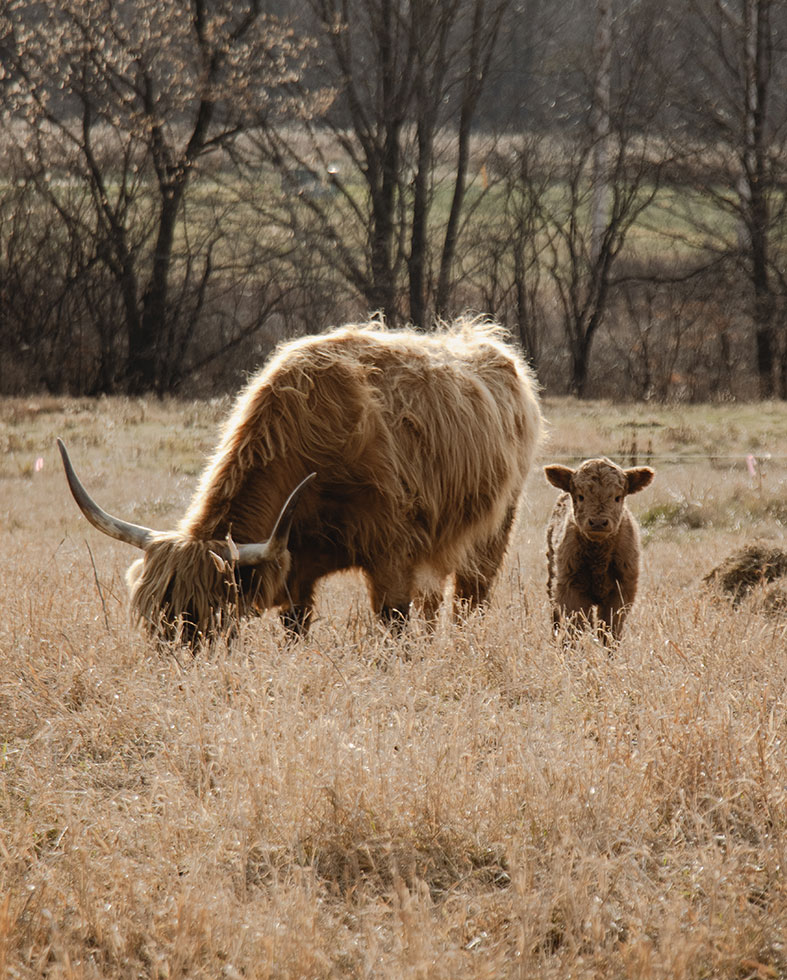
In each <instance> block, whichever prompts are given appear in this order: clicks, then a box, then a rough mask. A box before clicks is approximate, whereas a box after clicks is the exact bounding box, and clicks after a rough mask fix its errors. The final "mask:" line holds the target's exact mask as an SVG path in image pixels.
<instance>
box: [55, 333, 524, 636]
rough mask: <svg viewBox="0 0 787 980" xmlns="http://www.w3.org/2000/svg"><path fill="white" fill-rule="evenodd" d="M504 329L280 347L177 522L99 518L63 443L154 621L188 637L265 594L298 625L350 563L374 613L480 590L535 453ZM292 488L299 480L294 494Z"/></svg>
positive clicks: (395, 612) (136, 604)
mask: <svg viewBox="0 0 787 980" xmlns="http://www.w3.org/2000/svg"><path fill="white" fill-rule="evenodd" d="M501 334H502V331H501V328H500V327H498V326H496V325H494V324H491V323H486V322H481V321H477V320H472V321H471V320H463V321H459V322H458V323H457V324H454V325H453V326H450V327H446V328H444V329H442V330H440V331H437V332H435V333H434V334H430V335H424V334H420V333H416V332H414V331H410V330H388V329H386V328H385V327H384V326H383V325H381V324H380V323H379V322H374V321H373V322H372V323H369V324H365V325H358V326H345V327H342V328H339V329H336V330H334V331H332V332H330V333H327V334H323V335H320V336H314V337H306V338H302V339H299V340H296V341H293V342H290V343H287V344H285V345H283V346H282V347H281V348H280V349H279V350H278V351H277V352H276V353H275V355H274V356H273V357H272V359H271V360H270V362H269V363H268V364H267V366H265V367H263V369H262V370H261V371H260V373H259V374H258V375H257V376H256V377H254V378H253V379H252V380H251V382H250V383H249V384H248V386H247V387H246V389H245V390H244V391H243V392H242V393H241V395H240V397H239V398H238V401H237V403H236V406H235V409H234V411H233V412H232V414H231V416H230V418H229V420H228V422H227V424H226V426H225V429H224V434H223V437H222V439H221V441H220V444H219V446H218V448H217V450H216V452H215V455H214V456H213V459H212V461H211V462H210V463H209V464H208V466H207V468H206V469H205V471H204V474H203V476H202V478H201V481H200V484H199V487H198V489H197V491H196V493H195V495H194V497H193V500H192V502H191V506H190V507H189V509H188V511H187V513H186V515H185V517H184V518H183V520H182V521H181V523H180V525H179V527H178V529H177V530H175V531H170V532H157V531H153V530H150V529H148V528H144V527H139V526H137V525H134V524H128V523H127V522H125V521H121V520H118V519H117V518H114V517H111V516H110V515H109V514H107V513H106V512H104V511H103V510H101V508H99V507H98V505H97V504H95V503H94V502H93V501H92V500H91V498H90V497H89V496H88V494H87V492H86V491H85V490H84V488H83V487H82V485H81V484H80V482H79V480H78V479H77V477H76V474H75V473H74V471H73V468H72V466H71V463H70V461H69V459H68V455H67V453H66V451H65V447H64V446H63V445H62V443H61V444H60V448H61V453H62V456H63V462H64V465H65V468H66V474H67V477H68V482H69V485H70V487H71V491H72V493H73V495H74V497H75V499H76V501H77V503H78V505H79V507H80V508H81V510H82V512H83V513H84V515H85V516H86V517H87V519H88V520H89V521H90V522H91V523H92V524H93V525H94V526H95V527H97V528H98V529H99V530H101V531H103V532H104V533H106V534H108V535H110V536H111V537H114V538H117V539H119V540H122V541H126V542H128V543H130V544H132V545H135V546H136V547H138V548H140V549H141V550H142V551H143V556H142V557H141V558H140V559H138V560H137V561H136V562H135V563H134V564H133V565H132V566H131V568H130V569H129V572H128V575H127V582H128V585H129V589H130V594H131V606H132V610H133V612H134V614H135V616H136V617H137V618H138V619H140V620H141V621H142V622H143V623H144V624H146V626H147V627H148V628H149V629H150V630H151V631H152V632H154V633H157V634H163V635H164V636H165V637H167V638H173V637H182V638H184V639H185V640H187V641H188V642H191V643H194V642H200V641H201V640H203V639H206V638H211V637H213V636H215V635H216V634H219V633H223V632H227V631H233V630H234V629H235V627H236V625H237V621H238V618H239V617H240V616H246V615H250V614H258V613H262V612H263V611H264V610H266V609H268V608H275V607H278V608H279V610H280V614H281V616H282V618H283V621H284V623H285V625H286V626H287V627H288V628H289V629H290V630H292V631H294V632H296V633H298V632H303V631H305V630H306V629H307V628H308V626H309V622H310V620H311V618H312V610H313V603H314V595H315V588H316V586H317V583H318V582H319V581H320V580H321V579H322V578H323V577H324V576H326V575H330V574H331V573H333V572H338V571H341V570H343V569H350V568H358V569H360V570H361V571H362V572H363V574H364V576H365V578H366V580H367V583H368V587H369V593H370V599H371V604H372V607H373V609H374V611H375V612H376V613H377V615H378V616H379V617H380V618H381V619H382V620H383V621H384V622H386V623H392V622H397V621H403V620H404V619H405V618H406V617H407V615H408V612H409V608H410V604H411V600H413V599H419V600H420V602H421V604H422V607H423V609H424V613H425V615H426V616H427V618H428V619H430V620H431V619H433V618H434V616H435V615H436V613H437V609H438V607H439V603H440V600H441V597H442V593H443V587H444V583H445V582H446V581H447V579H448V576H450V575H452V574H453V575H454V595H455V597H456V600H458V601H466V602H467V603H469V604H470V605H477V604H481V603H484V602H485V600H486V599H487V596H488V594H489V589H490V587H491V585H492V582H493V580H494V578H495V574H496V572H497V570H498V567H499V565H500V563H501V560H502V558H503V554H504V551H505V549H506V545H507V542H508V538H509V534H510V531H511V526H512V522H513V520H514V515H515V511H516V508H517V502H518V500H519V497H520V494H521V492H522V488H523V484H524V481H525V477H526V475H527V472H528V470H529V468H530V464H531V462H532V459H533V455H534V453H535V450H536V447H537V444H538V441H539V436H540V431H541V415H540V410H539V406H538V400H537V393H536V384H535V381H534V378H533V376H532V374H531V372H530V370H529V369H528V367H527V366H526V364H525V363H524V361H523V360H522V358H521V357H520V356H519V355H518V354H517V353H516V352H515V351H514V349H512V348H511V347H510V346H508V345H507V344H506V343H505V342H504V340H503V338H502V335H501ZM293 488H295V489H294V490H293Z"/></svg>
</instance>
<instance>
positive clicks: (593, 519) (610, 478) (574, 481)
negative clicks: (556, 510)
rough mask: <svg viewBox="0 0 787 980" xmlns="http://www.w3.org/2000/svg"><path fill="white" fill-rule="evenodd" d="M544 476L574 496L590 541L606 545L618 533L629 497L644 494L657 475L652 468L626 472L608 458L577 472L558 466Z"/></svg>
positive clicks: (582, 531)
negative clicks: (634, 494)
mask: <svg viewBox="0 0 787 980" xmlns="http://www.w3.org/2000/svg"><path fill="white" fill-rule="evenodd" d="M544 472H545V474H546V478H547V480H548V481H549V482H550V483H551V484H552V486H554V487H557V488H558V489H559V490H564V491H565V492H566V493H568V494H570V495H571V506H572V509H573V512H574V521H575V523H576V525H577V527H578V528H579V532H580V534H582V535H583V537H585V538H588V540H590V541H603V540H604V539H605V538H608V537H610V536H611V535H613V534H616V533H617V531H618V528H619V527H620V522H621V520H622V518H623V511H624V508H625V502H626V497H627V496H628V494H630V493H637V492H638V491H640V490H643V489H644V488H645V487H646V486H648V484H649V483H650V482H651V481H652V480H653V477H654V475H655V474H654V472H653V470H652V469H651V468H650V467H649V466H633V467H631V469H627V470H624V469H621V467H620V466H617V465H616V464H615V463H613V462H611V460H608V459H605V458H601V459H586V460H585V462H584V463H582V465H581V466H579V467H577V469H575V470H572V469H571V468H570V467H569V466H561V465H560V464H558V463H554V464H552V465H551V466H545V467H544Z"/></svg>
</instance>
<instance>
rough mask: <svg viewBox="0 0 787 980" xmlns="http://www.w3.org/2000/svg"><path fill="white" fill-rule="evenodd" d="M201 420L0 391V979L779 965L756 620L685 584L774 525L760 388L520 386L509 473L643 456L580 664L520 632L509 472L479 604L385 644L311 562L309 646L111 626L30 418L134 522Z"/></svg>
mask: <svg viewBox="0 0 787 980" xmlns="http://www.w3.org/2000/svg"><path fill="white" fill-rule="evenodd" d="M225 409H226V405H224V404H207V405H206V404H198V403H193V404H192V403H189V404H176V403H167V402H130V401H123V400H119V401H102V402H86V401H85V402H81V401H80V402H77V401H62V400H39V401H30V400H21V401H10V402H4V403H2V404H1V405H0V445H2V448H3V455H2V460H1V462H0V487H1V488H2V494H1V495H0V522H2V541H3V559H2V581H3V590H2V594H3V607H2V615H0V976H2V977H5V976H8V977H14V978H25V980H27V978H35V977H42V976H47V977H52V978H72V977H73V978H81V977H87V978H92V977H107V978H110V977H111V978H116V977H122V978H125V977H127V978H132V977H134V978H136V977H158V978H176V977H183V978H186V977H188V978H198V977H205V978H213V977H227V978H240V977H243V978H268V977H270V978H273V977H277V978H278V977H281V978H284V977H293V978H295V977H304V978H305V977H315V978H329V977H370V978H372V977H374V978H386V977H389V978H404V977H413V978H430V980H431V978H446V980H448V978H451V980H453V978H482V977H490V978H492V977H494V978H501V977H520V978H526V977H539V978H540V977H544V978H550V977H554V978H566V977H569V976H571V977H604V978H614V977H621V978H622V977H626V978H665V980H666V978H670V980H673V978H675V980H680V978H700V977H730V978H733V977H734V978H744V977H751V978H755V977H756V978H767V977H782V976H787V948H785V938H784V937H785V935H787V887H786V886H785V866H786V862H787V656H785V654H786V653H787V651H786V650H785V647H786V646H787V642H786V640H785V637H786V636H787V620H785V619H779V618H778V617H774V616H771V615H769V614H768V613H767V611H766V610H765V608H764V607H763V604H762V603H761V602H760V601H759V599H758V597H757V596H756V595H755V596H754V597H752V598H751V599H748V600H746V601H745V602H744V603H742V604H741V605H740V606H739V607H738V608H737V609H735V610H734V611H733V610H732V609H731V607H730V606H729V604H728V603H726V602H725V601H721V600H719V599H718V598H716V597H714V596H713V595H711V594H709V593H708V592H707V591H706V590H705V589H704V588H703V587H702V586H701V578H702V576H703V575H704V574H705V573H706V572H707V571H708V570H710V568H711V567H713V565H715V564H716V563H717V562H718V561H720V560H721V559H722V558H723V557H725V556H726V555H727V554H728V553H729V552H730V551H731V550H732V549H733V548H734V547H736V546H738V545H740V544H743V543H747V542H749V541H750V540H752V539H755V538H762V539H764V540H767V541H770V542H771V543H773V544H775V545H777V546H784V525H783V520H784V519H785V518H786V517H787V493H786V491H785V480H786V479H787V468H786V467H787V459H785V458H784V457H785V456H787V413H785V411H784V409H783V407H781V406H775V405H774V406H757V408H756V409H751V408H748V407H745V406H740V407H735V406H729V407H726V408H695V409H663V410H662V409H658V408H652V407H651V408H641V407H637V408H627V409H626V408H616V407H613V406H609V405H602V404H597V403H596V404H590V405H587V404H581V403H576V402H569V401H554V402H552V401H550V402H548V403H547V404H546V406H545V410H546V414H547V416H548V418H549V419H550V421H551V428H550V442H549V445H548V446H547V447H546V448H545V450H544V453H543V459H542V460H541V462H546V461H549V460H550V459H554V458H567V457H571V456H572V455H580V456H585V455H590V454H595V453H597V452H604V453H607V454H609V455H612V456H614V457H615V458H617V459H622V460H623V461H624V462H627V461H628V460H627V458H626V454H629V453H630V452H631V448H632V447H631V444H632V442H633V441H634V436H636V442H637V447H636V451H637V453H638V454H640V458H639V461H640V462H642V456H641V453H642V452H643V451H644V449H645V448H646V447H647V446H650V448H652V450H653V452H654V453H655V454H657V456H658V458H657V459H656V461H655V465H656V468H657V471H658V472H657V482H656V483H655V484H654V486H653V487H652V488H649V489H648V490H647V491H646V492H645V493H643V494H640V495H639V496H638V497H637V498H633V500H632V507H633V508H634V509H635V510H636V512H637V513H638V514H639V515H640V517H641V518H642V520H643V523H644V524H645V542H646V546H645V571H644V575H643V580H642V588H641V595H640V600H639V603H638V605H637V606H636V607H635V610H634V612H633V613H632V615H631V617H630V619H629V621H628V624H627V631H626V633H625V634H624V639H623V642H622V643H621V645H620V647H619V648H618V649H617V651H616V652H615V653H614V655H613V656H608V654H607V651H606V650H604V649H602V648H600V647H599V646H598V645H596V644H595V643H593V642H591V641H590V639H584V640H583V641H582V642H580V643H579V645H578V646H577V647H576V648H575V649H563V648H561V647H560V646H558V645H556V644H555V643H554V642H553V641H552V640H551V639H550V635H549V625H548V624H549V614H548V609H547V605H546V600H545V595H544V581H545V566H544V554H543V552H544V546H543V529H544V525H545V522H546V517H547V514H548V512H549V509H550V507H551V504H552V501H553V499H554V491H553V490H552V488H550V487H549V486H548V485H547V484H546V482H545V481H544V480H543V479H542V477H541V475H540V473H539V472H534V474H533V476H532V479H531V481H530V484H529V488H528V493H527V497H528V505H527V507H526V508H525V509H524V511H523V513H522V517H521V521H520V524H519V527H518V529H517V533H516V538H515V541H514V546H513V548H512V550H511V553H510V555H509V556H508V559H507V562H506V566H505V568H504V571H503V574H502V576H501V579H500V581H499V584H498V588H497V590H496V593H495V598H494V602H493V604H492V606H491V608H490V610H489V611H488V613H487V615H486V616H485V617H480V616H472V617H471V618H470V619H469V620H468V621H467V622H465V623H463V624H460V625H453V624H451V623H450V622H448V621H446V620H444V621H442V622H441V624H440V626H439V628H438V630H437V633H436V635H435V636H434V637H433V638H430V637H428V636H426V635H424V633H423V632H422V631H421V630H420V629H419V628H418V626H417V624H416V625H415V626H414V627H413V628H412V629H411V630H410V631H409V633H408V635H407V636H406V637H405V638H404V639H402V640H399V641H391V640H390V639H387V638H385V637H384V636H383V635H382V634H381V633H380V632H379V630H378V629H377V628H376V627H375V625H374V623H373V622H372V620H371V617H370V614H369V613H368V611H367V606H366V599H365V595H364V593H363V589H362V587H361V584H360V583H359V582H358V581H357V580H356V579H355V578H354V577H353V576H344V577H339V578H336V579H334V580H333V581H331V582H329V583H328V584H327V585H326V586H325V587H324V589H323V591H322V593H321V595H320V597H319V619H318V622H317V624H316V626H315V629H314V631H313V634H312V635H311V636H310V638H309V639H308V641H305V642H302V643H298V644H294V645H291V646H286V645H285V644H284V642H283V635H282V633H281V631H280V629H279V626H278V624H277V622H276V620H275V618H274V617H270V618H265V619H263V620H262V621H260V622H255V623H250V624H248V625H247V626H246V627H245V628H244V630H243V632H242V635H241V638H240V641H239V642H238V643H237V644H236V645H235V646H233V647H232V649H229V650H228V649H226V648H225V647H223V646H220V647H217V648H215V649H214V650H213V651H212V652H210V653H209V654H204V655H202V656H200V657H199V658H198V659H196V661H194V662H192V661H191V660H190V659H189V658H188V657H186V656H185V654H184V653H183V652H182V651H181V652H179V653H177V654H176V653H175V652H172V653H164V654H162V653H160V652H159V651H157V650H156V649H155V648H154V647H153V645H152V644H151V643H150V642H149V641H148V640H146V639H145V638H144V637H143V636H142V635H141V634H140V633H138V632H137V631H135V630H133V629H131V628H129V625H128V613H127V606H126V602H125V588H124V584H123V572H124V570H125V567H126V565H127V563H128V561H129V560H130V559H131V557H132V556H131V555H129V554H128V552H127V550H126V549H125V548H124V547H123V546H122V545H120V544H116V543H115V542H112V541H110V540H109V539H107V538H103V537H101V536H100V535H98V533H97V532H94V531H93V530H92V529H91V528H90V527H89V526H88V525H87V524H86V522H85V521H84V519H83V518H82V517H81V516H80V515H79V513H78V511H77V509H76V507H75V505H74V503H73V501H72V500H71V499H70V497H69V495H68V492H67V489H66V485H65V481H64V478H63V476H62V473H61V472H60V470H59V467H58V462H57V457H56V451H55V446H54V438H55V436H56V435H61V436H63V437H64V438H65V439H66V442H67V443H68V445H69V448H70V449H71V451H72V454H73V457H74V460H75V464H76V466H77V468H78V470H79V472H80V473H81V475H82V476H83V478H84V479H85V482H86V484H87V485H88V487H89V488H90V489H91V490H92V491H93V492H94V493H95V495H96V497H97V498H98V499H99V501H100V502H102V503H103V504H104V505H105V506H107V507H108V508H109V509H111V510H114V511H116V512H119V513H120V514H121V515H122V516H124V517H127V518H129V519H137V520H143V521H146V522H148V523H150V524H153V525H154V526H161V527H163V526H166V525H168V524H172V523H174V521H175V519H176V518H177V517H178V516H179V514H180V513H181V512H182V510H183V508H184V507H185V504H186V501H187V499H188V497H189V494H190V492H191V490H192V488H193V486H194V484H195V474H196V473H197V472H198V471H199V468H200V465H201V461H202V458H203V456H204V454H205V453H206V452H207V451H209V449H210V448H211V445H212V443H213V439H214V435H215V430H216V425H217V421H218V419H219V418H220V417H221V416H222V414H223V412H224V410H225ZM749 452H751V453H753V454H754V455H755V456H756V458H757V460H758V462H759V463H760V466H761V467H764V469H759V470H758V471H756V472H755V476H751V475H750V473H749V471H748V468H747V466H746V462H745V457H746V455H747V454H748V453H749ZM768 453H770V454H771V457H772V458H771V459H770V460H767V459H766V455H767V454H768ZM709 456H712V457H713V458H712V459H710V458H708V457H709ZM39 459H41V460H43V465H42V464H41V463H38V465H37V462H36V461H37V460H39Z"/></svg>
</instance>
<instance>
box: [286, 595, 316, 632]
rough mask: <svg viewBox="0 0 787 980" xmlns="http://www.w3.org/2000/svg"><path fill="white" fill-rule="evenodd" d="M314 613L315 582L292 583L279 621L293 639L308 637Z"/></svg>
mask: <svg viewBox="0 0 787 980" xmlns="http://www.w3.org/2000/svg"><path fill="white" fill-rule="evenodd" d="M313 611H314V582H298V583H297V584H296V583H295V582H292V583H290V587H289V598H288V600H287V602H286V603H284V604H283V605H282V606H281V608H280V610H279V619H280V620H281V624H282V626H283V627H284V628H285V630H286V631H287V633H288V635H289V636H291V637H292V638H293V639H297V638H298V637H301V636H306V634H307V633H308V632H309V627H310V625H311V621H312V613H313Z"/></svg>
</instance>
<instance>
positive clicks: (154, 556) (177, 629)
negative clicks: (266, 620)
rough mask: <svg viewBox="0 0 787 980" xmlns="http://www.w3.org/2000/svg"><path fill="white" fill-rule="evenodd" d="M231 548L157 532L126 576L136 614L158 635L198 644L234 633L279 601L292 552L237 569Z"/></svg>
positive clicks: (222, 543) (213, 542)
mask: <svg viewBox="0 0 787 980" xmlns="http://www.w3.org/2000/svg"><path fill="white" fill-rule="evenodd" d="M226 550H227V544H226V542H224V541H199V540H195V539H193V538H187V537H184V536H183V535H181V534H177V533H174V534H172V533H169V534H168V533H162V534H159V535H157V536H156V540H155V541H154V542H153V543H152V544H151V545H150V546H149V547H148V549H147V550H146V552H145V556H144V558H140V559H138V560H137V561H136V562H134V564H132V565H131V567H130V568H129V570H128V572H127V574H126V581H127V584H128V587H129V592H130V597H131V608H132V611H133V614H134V616H135V617H136V618H137V619H138V620H139V621H140V622H142V623H143V624H144V625H145V627H146V628H147V629H148V631H149V632H151V633H153V634H157V635H160V636H162V637H163V638H164V639H167V640H176V639H179V640H183V641H184V642H187V643H188V644H190V645H195V644H197V643H199V642H202V641H203V640H206V639H210V638H212V637H214V636H216V635H218V634H219V633H225V634H226V633H233V632H234V631H235V628H236V626H237V621H238V616H242V615H244V614H247V613H249V612H252V611H255V610H259V611H262V610H263V609H267V608H268V607H270V606H271V605H273V601H274V599H275V597H276V595H277V594H278V593H279V592H280V591H281V589H282V587H283V585H284V581H285V579H286V575H287V571H288V570H289V564H290V556H289V553H288V552H284V553H283V554H282V556H281V559H280V560H279V561H275V562H274V561H270V562H265V563H264V564H262V565H259V566H257V567H255V568H254V569H236V568H235V567H234V566H233V564H232V562H231V561H225V560H224V559H223V558H222V557H221V555H222V553H226Z"/></svg>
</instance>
